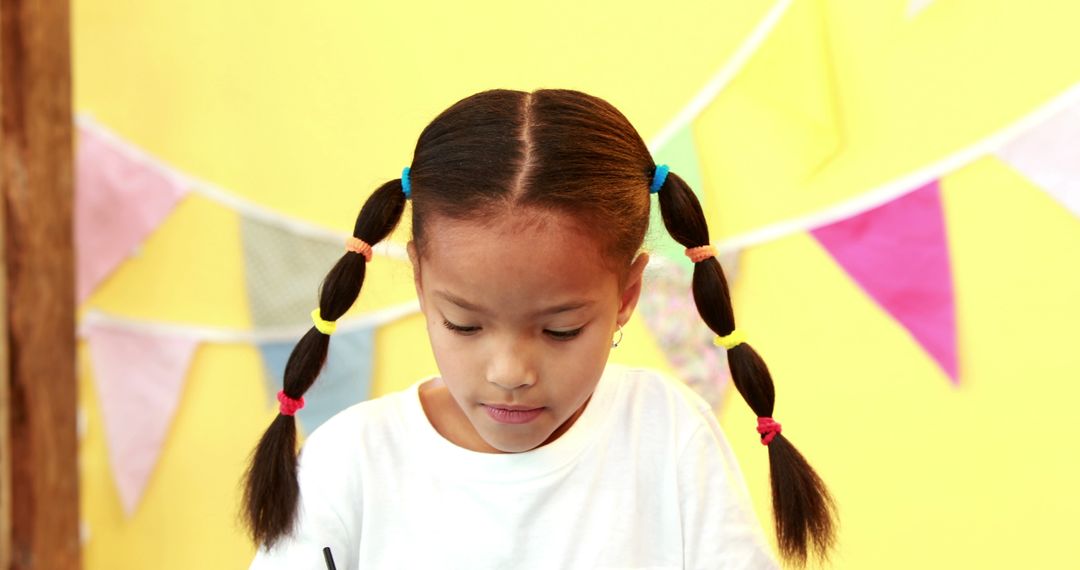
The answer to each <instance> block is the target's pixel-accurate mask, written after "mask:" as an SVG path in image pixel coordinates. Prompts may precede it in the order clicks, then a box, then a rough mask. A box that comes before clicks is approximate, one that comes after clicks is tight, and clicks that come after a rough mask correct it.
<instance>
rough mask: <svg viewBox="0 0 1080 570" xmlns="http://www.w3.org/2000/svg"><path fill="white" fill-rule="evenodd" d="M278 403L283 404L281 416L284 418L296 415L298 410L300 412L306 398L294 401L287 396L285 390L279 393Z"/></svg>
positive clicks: (301, 397) (280, 407)
mask: <svg viewBox="0 0 1080 570" xmlns="http://www.w3.org/2000/svg"><path fill="white" fill-rule="evenodd" d="M277 401H278V403H280V404H281V406H279V409H280V410H281V415H283V416H292V415H295V414H296V410H299V409H300V408H303V407H304V397H303V396H300V399H299V400H294V399H292V398H290V397H288V396H287V395H285V390H280V391H278V393H277Z"/></svg>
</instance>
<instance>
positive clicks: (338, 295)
mask: <svg viewBox="0 0 1080 570" xmlns="http://www.w3.org/2000/svg"><path fill="white" fill-rule="evenodd" d="M405 200H406V198H405V194H404V193H403V192H402V185H401V180H400V179H397V180H392V181H390V182H387V183H385V184H383V185H382V186H380V187H379V188H378V189H377V190H375V192H374V193H372V195H371V196H370V197H369V198H368V199H367V201H366V202H364V205H363V207H362V208H361V209H360V214H359V215H358V216H357V218H356V225H355V226H354V227H353V237H355V238H358V239H361V240H363V241H365V242H367V243H369V244H372V245H373V244H376V243H378V242H380V241H382V240H383V239H385V238H386V236H387V235H389V234H390V232H392V231H393V230H394V228H395V227H396V226H397V224H398V222H399V221H400V220H401V214H402V212H404V210H405ZM366 266H367V261H366V260H365V258H364V256H363V255H360V254H358V253H356V252H352V251H348V252H346V253H345V254H344V255H342V256H341V259H339V260H338V262H337V263H336V264H334V267H333V268H332V269H331V270H330V272H329V273H328V274H327V275H326V278H325V279H323V281H322V284H321V285H320V287H319V311H320V313H321V315H322V318H324V319H326V320H328V321H336V320H337V319H339V318H341V316H342V315H344V314H345V312H346V311H348V310H349V308H350V307H352V306H353V304H354V303H355V302H356V299H357V297H358V296H359V295H360V288H361V287H362V286H363V284H364V274H365V271H366ZM329 346H330V337H329V336H328V335H325V334H323V333H321V332H319V330H318V329H316V328H315V327H312V328H311V329H309V330H308V331H307V333H305V334H304V336H303V338H301V339H300V341H299V342H297V343H296V346H295V347H294V348H293V351H292V353H291V354H290V355H289V360H288V363H287V364H286V365H285V375H284V379H283V390H284V392H285V395H286V396H288V397H290V398H293V399H299V398H300V397H302V396H303V395H304V393H305V392H307V390H308V388H310V387H311V385H312V384H313V383H314V382H315V378H316V377H318V375H319V372H320V371H321V370H322V367H323V364H325V363H326V353H327V350H328V349H329ZM296 460H297V456H296V420H295V418H294V417H293V416H288V415H284V414H278V416H277V417H276V418H274V421H273V422H271V424H270V427H268V428H267V429H266V432H265V433H264V434H263V436H262V438H261V439H260V440H259V443H258V445H257V446H256V447H255V450H254V451H253V452H252V456H251V462H250V464H249V466H248V469H247V471H246V472H245V474H244V499H243V501H244V507H243V515H244V522H245V523H246V524H247V527H248V530H249V531H250V533H251V536H252V538H253V539H254V540H255V542H256V543H257V544H265V545H267V546H271V545H273V544H274V543H275V542H276V541H277V540H278V539H279V538H281V537H282V536H283V535H285V534H288V533H289V532H290V531H291V530H292V526H293V522H294V519H295V517H296V508H297V504H298V502H299V495H300V489H299V484H298V482H297V463H296Z"/></svg>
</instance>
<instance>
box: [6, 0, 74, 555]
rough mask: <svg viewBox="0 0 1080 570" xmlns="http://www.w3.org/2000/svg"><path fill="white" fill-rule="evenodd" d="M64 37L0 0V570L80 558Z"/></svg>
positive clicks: (56, 5) (64, 22)
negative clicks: (0, 235) (1, 293)
mask: <svg viewBox="0 0 1080 570" xmlns="http://www.w3.org/2000/svg"><path fill="white" fill-rule="evenodd" d="M69 37H70V27H69V11H68V2H67V0H0V233H2V234H3V237H4V239H3V246H2V253H0V258H2V260H3V263H0V290H2V291H3V293H4V294H3V295H0V316H3V319H2V321H0V469H2V471H0V570H9V569H10V570H31V569H33V570H44V569H54V568H55V569H64V570H66V569H69V568H79V566H80V545H79V495H78V489H79V482H78V470H77V463H76V462H77V453H78V447H77V446H78V441H77V435H76V426H75V409H76V397H77V385H76V382H75V317H74V310H75V287H74V252H73V245H72V243H73V239H72V234H73V232H72V201H73V194H74V192H73V182H72V172H73V156H72V143H73V133H72V107H71V56H70V41H69ZM5 558H6V559H5Z"/></svg>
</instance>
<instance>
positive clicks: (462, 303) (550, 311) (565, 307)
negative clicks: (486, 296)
mask: <svg viewBox="0 0 1080 570" xmlns="http://www.w3.org/2000/svg"><path fill="white" fill-rule="evenodd" d="M435 294H436V295H438V296H440V297H442V298H444V299H446V300H447V301H450V302H451V303H453V304H455V305H457V306H459V307H461V308H462V309H465V310H467V311H473V312H476V313H480V314H483V315H489V314H490V312H489V311H488V310H487V309H485V308H484V307H481V306H480V305H476V304H473V303H470V302H468V301H466V300H465V299H462V298H461V297H458V296H456V295H454V294H452V293H448V292H446V291H435ZM593 303H594V301H574V302H571V303H564V304H562V305H556V306H554V307H549V308H547V309H542V310H539V311H537V312H536V313H535V316H541V315H554V314H556V313H565V312H566V311H573V310H575V309H580V308H582V307H588V306H589V305H592V304H593Z"/></svg>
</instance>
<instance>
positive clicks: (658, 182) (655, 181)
mask: <svg viewBox="0 0 1080 570" xmlns="http://www.w3.org/2000/svg"><path fill="white" fill-rule="evenodd" d="M667 173H668V166H667V165H666V164H660V165H657V167H656V170H655V171H654V172H653V175H652V184H650V185H649V194H656V193H657V192H659V191H660V187H661V186H663V185H664V181H665V180H667Z"/></svg>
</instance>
